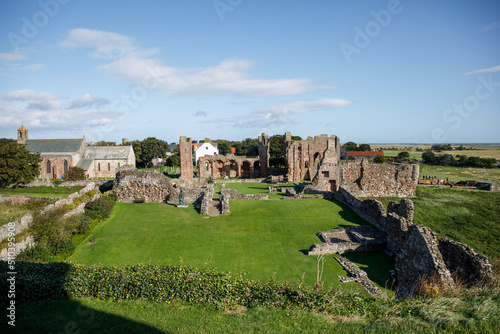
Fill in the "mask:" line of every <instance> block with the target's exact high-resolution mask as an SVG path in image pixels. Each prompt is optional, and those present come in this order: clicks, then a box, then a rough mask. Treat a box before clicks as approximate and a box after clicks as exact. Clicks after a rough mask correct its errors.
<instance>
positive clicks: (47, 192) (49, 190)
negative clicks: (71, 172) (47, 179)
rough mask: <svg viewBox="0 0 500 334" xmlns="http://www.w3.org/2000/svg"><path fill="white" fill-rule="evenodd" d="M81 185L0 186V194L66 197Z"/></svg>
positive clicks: (78, 189)
mask: <svg viewBox="0 0 500 334" xmlns="http://www.w3.org/2000/svg"><path fill="white" fill-rule="evenodd" d="M82 188H83V187H80V186H75V187H45V186H40V187H17V188H0V194H3V195H18V196H30V197H50V198H66V197H68V196H69V195H70V194H72V193H75V192H77V191H80V189H82Z"/></svg>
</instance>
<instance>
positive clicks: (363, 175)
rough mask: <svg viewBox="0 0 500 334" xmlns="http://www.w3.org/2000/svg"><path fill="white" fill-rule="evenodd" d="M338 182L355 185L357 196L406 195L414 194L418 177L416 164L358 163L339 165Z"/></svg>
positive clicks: (408, 196) (413, 195)
mask: <svg viewBox="0 0 500 334" xmlns="http://www.w3.org/2000/svg"><path fill="white" fill-rule="evenodd" d="M337 168H338V169H339V172H338V173H339V184H340V185H341V186H344V185H347V184H354V185H357V187H358V190H357V196H358V197H406V198H412V197H415V195H416V186H417V184H418V178H419V168H420V167H419V165H417V164H395V163H387V164H376V163H369V162H368V161H367V160H363V161H362V162H360V163H351V164H345V165H340V166H338V167H337Z"/></svg>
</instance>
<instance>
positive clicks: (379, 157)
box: [373, 154, 385, 164]
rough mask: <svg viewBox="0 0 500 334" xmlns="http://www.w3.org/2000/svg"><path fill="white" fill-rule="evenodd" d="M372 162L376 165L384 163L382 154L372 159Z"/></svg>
mask: <svg viewBox="0 0 500 334" xmlns="http://www.w3.org/2000/svg"><path fill="white" fill-rule="evenodd" d="M373 161H374V162H376V163H378V164H383V163H384V162H385V156H383V155H382V154H379V155H377V156H376V157H375V159H373Z"/></svg>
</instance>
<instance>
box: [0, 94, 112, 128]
mask: <svg viewBox="0 0 500 334" xmlns="http://www.w3.org/2000/svg"><path fill="white" fill-rule="evenodd" d="M86 96H90V94H86V95H84V97H86ZM87 99H88V98H87ZM96 99H102V100H106V99H103V98H94V97H92V96H90V99H88V101H90V100H94V101H95V100H96ZM77 101H78V100H77ZM106 101H107V100H106ZM70 106H71V104H70V103H67V102H65V101H64V100H63V99H62V98H60V97H59V96H57V95H55V94H52V93H50V92H43V91H35V90H29V89H26V90H18V91H11V92H7V93H5V94H3V95H0V130H2V131H5V132H7V131H15V129H17V128H18V127H19V125H20V124H21V123H24V125H25V126H26V127H28V129H29V128H39V129H40V128H43V129H45V130H51V131H64V132H74V131H81V133H89V132H92V131H93V129H95V128H97V129H98V130H99V131H100V132H102V131H104V130H103V126H108V125H109V124H112V123H113V120H116V119H118V118H119V117H120V116H121V115H122V113H120V112H118V111H116V110H112V109H103V108H88V107H87V106H85V107H80V108H70ZM12 129H14V130H12Z"/></svg>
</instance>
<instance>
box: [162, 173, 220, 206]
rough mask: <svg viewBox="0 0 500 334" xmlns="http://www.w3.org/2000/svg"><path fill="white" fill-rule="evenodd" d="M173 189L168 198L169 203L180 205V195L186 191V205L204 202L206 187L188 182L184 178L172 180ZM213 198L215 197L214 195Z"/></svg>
mask: <svg viewBox="0 0 500 334" xmlns="http://www.w3.org/2000/svg"><path fill="white" fill-rule="evenodd" d="M171 182H172V184H173V187H172V189H171V190H170V194H169V195H168V196H167V199H166V202H167V203H179V193H180V191H181V188H182V189H184V203H197V202H201V201H202V200H203V196H204V192H205V189H206V187H207V186H206V185H200V184H195V183H191V182H187V181H186V180H184V179H183V178H179V179H173V180H171ZM212 196H213V195H212Z"/></svg>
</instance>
